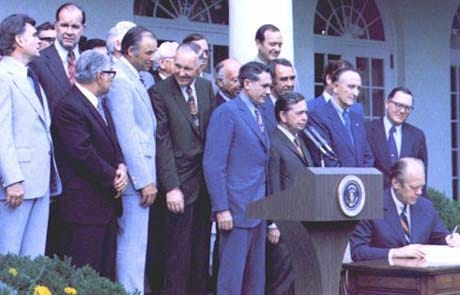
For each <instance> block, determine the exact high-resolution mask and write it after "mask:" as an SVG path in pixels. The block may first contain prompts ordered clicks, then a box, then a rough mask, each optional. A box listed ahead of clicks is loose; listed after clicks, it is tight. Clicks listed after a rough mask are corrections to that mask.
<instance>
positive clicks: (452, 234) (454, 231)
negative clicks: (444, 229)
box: [450, 225, 458, 239]
mask: <svg viewBox="0 0 460 295" xmlns="http://www.w3.org/2000/svg"><path fill="white" fill-rule="evenodd" d="M457 228H458V225H456V226H455V227H454V230H453V231H452V233H451V234H450V238H451V239H452V238H453V237H454V234H455V233H456V232H457Z"/></svg>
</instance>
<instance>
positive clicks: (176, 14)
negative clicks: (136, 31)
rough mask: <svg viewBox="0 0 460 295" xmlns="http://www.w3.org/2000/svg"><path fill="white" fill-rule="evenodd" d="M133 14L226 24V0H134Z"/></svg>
mask: <svg viewBox="0 0 460 295" xmlns="http://www.w3.org/2000/svg"><path fill="white" fill-rule="evenodd" d="M134 14H135V15H140V16H153V17H158V18H166V19H182V20H188V21H192V22H200V23H211V24H221V25H228V2H227V1H224V0H195V1H190V0H153V1H152V0H135V1H134Z"/></svg>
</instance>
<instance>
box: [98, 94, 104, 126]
mask: <svg viewBox="0 0 460 295" xmlns="http://www.w3.org/2000/svg"><path fill="white" fill-rule="evenodd" d="M103 100H104V98H98V99H97V105H96V109H97V112H98V113H99V115H101V118H102V120H103V121H104V123H105V125H106V126H107V119H106V117H105V112H104V107H103V103H104V102H103Z"/></svg>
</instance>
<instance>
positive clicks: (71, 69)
mask: <svg viewBox="0 0 460 295" xmlns="http://www.w3.org/2000/svg"><path fill="white" fill-rule="evenodd" d="M67 72H68V73H69V82H70V84H72V85H73V84H75V53H74V52H73V50H71V51H69V54H68V55H67Z"/></svg>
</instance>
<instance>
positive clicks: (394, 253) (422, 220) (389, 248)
mask: <svg viewBox="0 0 460 295" xmlns="http://www.w3.org/2000/svg"><path fill="white" fill-rule="evenodd" d="M390 177H391V187H390V189H388V190H385V193H384V199H383V210H384V213H383V219H376V220H363V221H360V222H359V223H358V225H357V226H356V228H355V230H354V232H353V234H352V236H351V238H350V244H351V255H352V258H353V260H354V261H359V260H371V259H387V258H424V257H425V253H424V251H423V246H422V245H423V244H438V245H445V244H447V245H450V246H455V247H460V235H459V234H457V233H455V234H453V235H451V234H450V233H449V232H448V231H447V229H446V228H445V227H444V225H443V223H442V221H441V219H440V218H439V215H438V213H437V212H436V210H435V208H434V207H433V204H432V203H431V202H430V201H429V200H428V199H427V198H424V197H421V196H422V192H423V187H424V186H425V167H424V164H423V162H422V161H420V160H418V159H415V158H402V159H400V160H398V161H397V162H396V163H395V164H394V165H393V166H392V168H391V176H390Z"/></svg>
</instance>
